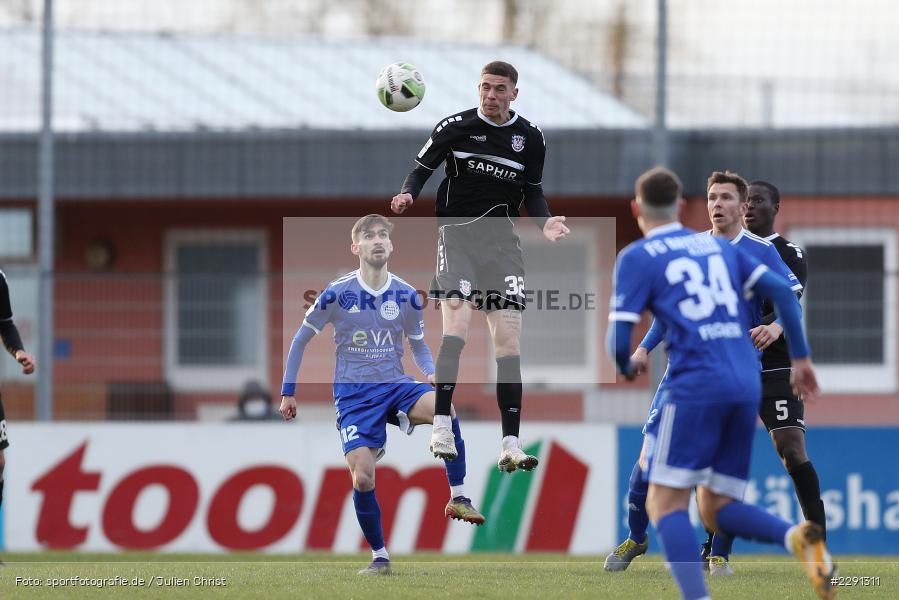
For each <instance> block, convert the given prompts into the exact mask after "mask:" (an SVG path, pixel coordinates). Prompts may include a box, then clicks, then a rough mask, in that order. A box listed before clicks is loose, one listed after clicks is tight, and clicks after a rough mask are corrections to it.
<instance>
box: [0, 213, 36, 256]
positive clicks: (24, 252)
mask: <svg viewBox="0 0 899 600" xmlns="http://www.w3.org/2000/svg"><path fill="white" fill-rule="evenodd" d="M33 256H34V211H32V210H31V209H30V208H12V207H7V208H0V258H3V259H6V260H10V259H13V260H26V259H30V258H32V257H33Z"/></svg>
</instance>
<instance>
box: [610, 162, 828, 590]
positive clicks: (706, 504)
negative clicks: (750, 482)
mask: <svg viewBox="0 0 899 600" xmlns="http://www.w3.org/2000/svg"><path fill="white" fill-rule="evenodd" d="M636 196H637V197H636V198H635V200H634V201H633V202H632V209H633V213H634V216H635V217H636V219H637V223H638V225H639V227H640V230H641V231H642V232H643V233H644V236H645V238H644V239H642V240H639V241H637V242H634V243H633V244H631V245H630V246H628V247H627V248H625V249H624V250H623V251H622V252H621V253H620V254H619V256H618V260H617V263H616V268H615V288H614V292H613V296H612V303H611V312H610V315H609V336H608V341H609V351H610V353H611V354H612V355H613V356H614V357H615V362H616V364H617V366H618V369H619V371H620V372H621V373H622V374H623V375H624V376H625V377H626V378H627V379H629V380H633V378H634V377H635V375H636V374H635V370H634V366H633V365H632V363H631V360H630V337H631V333H632V331H633V326H634V323H637V322H639V320H640V315H641V313H642V312H643V311H644V310H645V309H649V310H651V311H652V313H653V315H654V316H655V318H656V319H657V320H658V321H660V323H661V325H662V326H663V328H664V331H665V342H666V345H667V349H668V377H667V382H666V384H665V386H664V388H663V390H662V394H663V399H662V402H661V411H660V416H659V418H658V427H657V430H656V433H655V434H648V435H647V438H646V439H647V445H646V446H647V447H646V452H645V459H646V467H647V471H648V477H649V493H648V496H647V508H648V510H649V516H650V519H651V520H652V522H653V524H654V525H655V528H656V530H657V531H658V533H659V537H660V539H661V543H662V546H663V548H664V551H665V556H666V558H667V560H668V564H669V566H670V568H671V573H672V575H673V576H674V578H675V581H676V582H677V584H678V587H679V588H680V591H681V594H682V596H683V597H684V598H687V599H701V598H707V597H708V591H707V589H706V586H705V580H704V578H703V574H702V566H701V561H700V556H699V551H698V549H697V546H696V544H695V536H694V534H693V527H692V525H691V524H690V518H689V514H688V512H687V507H688V504H689V501H690V494H691V492H692V490H693V488H694V487H696V488H697V502H698V504H699V511H700V515H701V517H702V520H703V523H704V524H705V526H706V527H707V528H708V529H710V530H712V531H715V532H718V531H720V532H723V533H726V534H728V535H730V536H739V537H744V538H747V539H752V540H756V541H763V542H768V543H772V544H782V545H783V546H784V547H785V548H786V549H787V550H789V551H792V552H793V553H794V554H796V556H797V558H799V559H800V560H801V561H802V563H803V565H804V568H805V572H806V575H807V577H808V578H809V580H810V581H811V583H812V585H813V587H814V588H815V590H816V592H817V593H818V594H819V596H821V597H822V598H831V597H833V595H834V593H835V588H833V587H832V586H831V577H832V576H833V574H834V573H835V567H834V565H833V563H832V561H831V559H830V556H829V554H828V553H827V549H826V547H825V545H824V541H823V532H822V530H821V528H820V527H819V526H818V525H816V524H814V523H812V522H810V521H805V522H803V523H801V524H799V525H791V524H790V523H788V522H786V521H784V520H782V519H780V518H779V517H776V516H774V515H772V514H770V513H768V512H766V511H765V510H763V509H761V508H759V507H756V506H752V505H748V504H744V503H743V502H742V501H741V499H742V497H743V493H744V491H745V487H746V482H747V479H748V477H749V460H750V455H751V449H752V440H753V434H754V430H755V421H756V418H757V414H758V407H759V398H760V381H759V373H758V367H757V364H756V363H757V360H758V355H757V351H756V349H755V348H754V347H753V344H752V342H751V340H750V338H749V337H748V336H747V335H746V331H747V330H748V329H749V325H750V318H751V317H750V315H751V314H752V313H751V310H750V307H749V306H748V305H747V304H746V301H745V299H744V297H745V298H751V297H753V296H754V295H756V294H761V295H762V296H764V297H767V298H769V299H771V300H772V302H773V303H774V305H775V307H776V308H777V310H778V314H779V315H780V317H781V318H782V320H783V326H784V328H785V330H786V332H787V341H788V344H789V351H790V355H791V357H792V364H793V374H792V379H791V382H792V384H793V387H794V391H796V393H797V394H798V393H802V394H805V395H806V396H807V397H814V396H815V395H817V394H818V392H819V390H818V384H817V380H816V377H815V372H814V369H813V367H812V363H811V360H810V358H809V351H808V346H807V343H806V340H805V332H804V331H803V328H802V321H801V314H800V311H799V309H798V305H797V303H796V302H795V297H794V295H793V293H792V291H791V290H790V287H791V285H790V284H789V283H788V282H787V280H786V279H784V278H783V277H781V276H780V275H777V274H775V273H772V272H771V270H770V269H768V268H767V267H766V266H765V265H763V264H761V263H759V262H758V261H756V260H755V259H754V258H752V257H751V256H750V255H749V254H747V253H745V252H742V251H740V250H736V249H734V248H733V246H731V244H729V243H727V241H725V240H723V239H721V238H719V237H717V236H709V235H697V234H696V232H694V231H692V230H689V229H687V228H685V227H683V226H682V225H681V224H680V223H679V222H678V220H677V211H678V208H679V206H680V203H681V200H680V198H681V185H680V181H679V180H678V179H677V177H676V176H675V175H674V174H673V173H671V172H670V171H667V170H665V169H653V170H651V171H649V172H647V173H645V174H644V175H642V176H641V177H640V178H639V179H638V180H637V186H636ZM697 434H698V435H697Z"/></svg>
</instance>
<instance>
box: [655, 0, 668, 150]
mask: <svg viewBox="0 0 899 600" xmlns="http://www.w3.org/2000/svg"><path fill="white" fill-rule="evenodd" d="M656 6H657V12H658V31H657V32H656V102H655V123H654V127H653V140H652V141H653V144H652V145H653V158H654V160H655V164H656V165H659V166H663V167H667V166H668V125H667V114H666V113H667V108H668V0H657V5H656Z"/></svg>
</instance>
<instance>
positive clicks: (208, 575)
mask: <svg viewBox="0 0 899 600" xmlns="http://www.w3.org/2000/svg"><path fill="white" fill-rule="evenodd" d="M0 556H2V558H3V560H4V561H5V562H6V565H5V566H4V567H0V598H3V599H4V600H14V599H20V598H41V599H44V598H65V599H66V600H68V599H76V600H77V599H81V598H129V599H130V598H138V599H139V598H165V599H167V600H168V599H180V598H184V599H193V598H206V597H208V598H241V599H243V598H259V599H260V600H261V599H265V600H280V599H282V598H284V599H287V598H290V599H298V598H304V599H305V598H326V599H328V600H336V599H340V598H360V599H361V598H384V599H391V600H392V599H394V598H397V599H406V598H409V599H412V598H427V599H437V598H452V599H454V600H459V599H467V598H478V599H491V598H497V599H500V598H501V599H503V600H508V599H514V600H520V599H525V598H534V599H536V598H541V599H542V598H565V599H568V598H585V599H586V598H591V599H601V598H615V599H620V598H653V599H655V598H659V599H664V598H672V599H676V598H678V597H679V595H678V593H677V588H676V586H675V585H674V582H673V580H672V579H671V577H670V576H669V575H668V572H667V571H666V569H665V567H664V565H663V563H662V562H661V559H660V558H659V557H658V556H657V555H656V556H651V557H644V558H641V559H637V560H636V561H635V562H634V564H633V565H631V568H630V569H628V571H627V572H625V573H606V572H604V571H603V570H602V557H570V556H564V555H552V554H543V555H525V556H514V555H496V554H469V555H464V556H447V555H438V554H419V555H415V556H408V555H407V556H394V557H392V558H393V563H394V575H393V576H392V577H366V578H363V577H358V576H356V571H357V570H358V569H360V568H361V567H363V566H365V565H366V564H367V562H368V560H369V556H368V555H367V554H358V555H349V556H347V555H339V556H338V555H333V554H296V555H262V554H240V553H236V554H153V553H116V554H83V553H71V552H60V553H55V552H44V553H37V554H15V553H6V554H3V555H0ZM837 558H838V562H839V564H840V574H841V575H842V576H849V577H851V576H858V577H863V576H872V577H873V576H877V577H879V578H880V579H879V585H868V586H863V585H862V584H861V582H859V583H856V585H855V586H853V587H844V588H841V589H840V591H839V595H840V597H846V598H862V599H865V600H868V599H871V600H873V599H875V598H899V556H888V557H883V556H878V557H865V556H842V557H837ZM732 564H733V566H734V570H735V571H736V575H735V576H734V577H730V578H727V579H720V578H716V579H714V580H712V581H711V582H710V589H711V592H712V595H713V597H715V598H734V599H739V600H742V599H746V600H749V599H756V598H777V599H783V600H789V599H793V598H795V599H797V600H798V599H806V598H808V599H811V598H815V595H814V593H813V592H812V590H811V588H810V586H809V585H808V583H807V582H806V580H805V577H804V575H803V574H802V570H801V568H800V567H799V565H798V564H797V563H796V561H795V560H792V559H791V558H789V557H787V556H784V555H767V556H751V557H750V556H747V557H739V558H737V560H736V561H735V562H734V563H732ZM73 577H79V578H81V580H90V579H94V580H96V579H101V578H105V579H111V578H116V577H118V578H120V579H119V581H121V580H128V583H129V585H127V586H122V585H121V584H119V585H115V586H107V587H103V588H100V587H96V586H94V585H80V584H77V585H74V586H73V585H72V584H71V582H70V583H69V584H68V585H65V586H59V587H53V588H51V587H50V582H51V581H50V580H51V578H56V579H67V578H73ZM27 578H31V584H32V585H26V581H27ZM135 578H138V579H142V580H143V586H142V587H135V586H133V585H131V583H132V581H134V579H135ZM195 578H198V579H195ZM177 580H181V581H182V584H181V585H175V583H176V581H177ZM222 580H223V581H224V585H222V583H221V582H222ZM35 581H40V582H41V585H34V583H35ZM183 582H186V583H183Z"/></svg>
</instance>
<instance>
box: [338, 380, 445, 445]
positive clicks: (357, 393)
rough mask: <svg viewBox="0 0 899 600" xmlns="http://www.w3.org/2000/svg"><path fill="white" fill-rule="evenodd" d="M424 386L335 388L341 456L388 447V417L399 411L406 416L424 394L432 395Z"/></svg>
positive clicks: (406, 383)
mask: <svg viewBox="0 0 899 600" xmlns="http://www.w3.org/2000/svg"><path fill="white" fill-rule="evenodd" d="M433 391H434V388H433V387H431V386H430V384H427V383H421V382H420V381H415V380H413V379H412V378H411V377H410V378H409V380H408V381H400V382H396V383H360V384H339V385H335V386H334V403H335V405H336V407H337V429H338V430H339V432H340V441H341V443H342V444H343V453H344V454H346V453H347V452H349V451H350V450H355V449H356V448H375V449H378V450H380V449H382V448H384V446H385V444H386V443H387V417H388V416H389V415H393V414H396V413H397V412H399V411H402V412H404V413H407V414H408V413H409V411H410V410H412V407H413V406H415V403H416V402H418V399H419V398H421V396H422V395H423V394H426V393H428V392H433Z"/></svg>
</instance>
